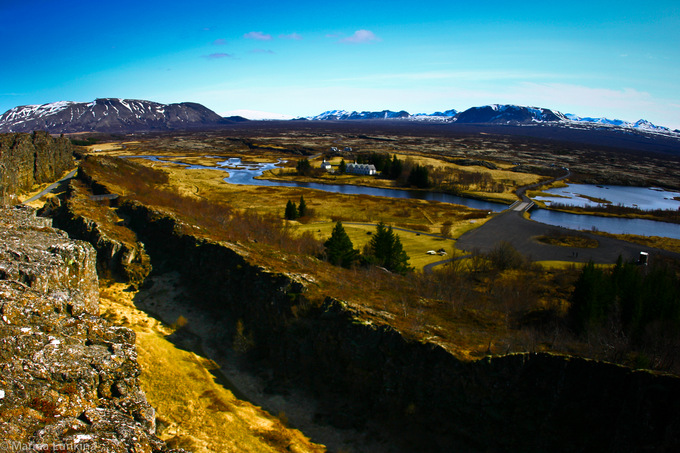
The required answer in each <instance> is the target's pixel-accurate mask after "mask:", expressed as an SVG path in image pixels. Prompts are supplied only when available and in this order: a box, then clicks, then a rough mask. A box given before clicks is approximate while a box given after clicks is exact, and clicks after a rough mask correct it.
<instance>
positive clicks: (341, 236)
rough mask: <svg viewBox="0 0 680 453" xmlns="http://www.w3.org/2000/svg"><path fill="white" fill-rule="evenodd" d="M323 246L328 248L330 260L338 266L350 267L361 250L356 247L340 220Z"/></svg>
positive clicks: (327, 252) (327, 254)
mask: <svg viewBox="0 0 680 453" xmlns="http://www.w3.org/2000/svg"><path fill="white" fill-rule="evenodd" d="M323 246H324V247H325V249H326V257H327V258H328V261H329V262H330V263H331V264H334V265H336V266H338V265H339V266H342V267H347V268H349V267H351V266H352V264H353V263H354V262H355V261H356V260H357V258H358V257H359V252H358V251H357V250H355V249H354V245H353V244H352V240H351V239H350V238H349V236H348V235H347V232H346V231H345V228H344V227H343V226H342V223H341V222H340V221H338V222H337V223H336V224H335V227H334V228H333V232H332V233H331V237H330V238H328V240H327V241H326V242H325V243H324V244H323Z"/></svg>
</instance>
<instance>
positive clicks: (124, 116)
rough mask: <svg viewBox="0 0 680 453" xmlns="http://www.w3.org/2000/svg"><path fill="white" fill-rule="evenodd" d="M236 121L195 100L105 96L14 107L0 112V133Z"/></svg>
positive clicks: (177, 127) (137, 128)
mask: <svg viewBox="0 0 680 453" xmlns="http://www.w3.org/2000/svg"><path fill="white" fill-rule="evenodd" d="M241 120H243V119H241ZM235 121H238V119H237V118H231V119H230V118H222V117H221V116H220V115H218V114H217V113H215V112H213V111H212V110H210V109H208V108H207V107H204V106H203V105H201V104H197V103H194V102H182V103H178V104H160V103H158V102H152V101H145V100H131V99H115V98H107V99H96V100H94V101H93V102H88V103H85V102H55V103H51V104H44V105H26V106H20V107H15V108H13V109H11V110H8V111H7V112H5V113H4V114H2V115H0V132H32V131H34V130H44V131H47V132H49V133H52V134H61V133H74V132H107V133H134V132H145V131H171V130H184V129H196V128H210V127H216V126H220V125H224V124H231V123H233V122H235Z"/></svg>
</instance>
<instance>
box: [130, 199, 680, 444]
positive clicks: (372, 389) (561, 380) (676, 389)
mask: <svg viewBox="0 0 680 453" xmlns="http://www.w3.org/2000/svg"><path fill="white" fill-rule="evenodd" d="M118 211H119V213H120V215H121V216H122V217H125V218H126V219H128V226H129V227H130V228H131V229H132V230H133V231H134V232H135V233H136V234H137V235H138V237H139V239H140V240H141V241H142V242H143V243H144V246H145V249H146V251H147V252H148V254H149V256H150V257H151V263H152V264H153V266H154V268H161V267H162V268H163V269H165V270H174V271H177V272H179V273H180V274H181V275H182V277H183V280H184V283H185V284H186V285H187V286H188V287H189V288H191V290H192V303H193V304H195V306H196V307H197V308H199V309H201V310H206V311H209V312H211V313H215V314H216V315H219V316H223V319H225V320H226V321H225V322H226V323H228V324H227V325H225V330H227V331H228V332H236V322H237V321H241V322H242V323H243V325H244V326H245V329H246V331H247V332H249V333H251V334H252V343H253V346H254V347H253V348H252V350H251V351H250V352H249V353H248V354H249V355H248V357H249V358H250V359H251V360H252V361H253V362H257V363H258V364H259V365H260V366H265V367H267V368H268V369H269V370H271V372H272V373H273V378H272V379H273V380H275V381H276V382H277V387H278V388H282V389H285V388H286V387H291V386H292V387H295V388H302V389H304V390H305V391H306V392H308V393H309V394H310V395H313V396H314V397H315V398H317V399H318V400H319V401H320V402H321V405H322V406H323V407H325V408H326V410H325V411H324V412H325V413H324V414H323V416H324V418H326V419H327V422H328V423H330V424H332V425H334V426H339V427H342V426H347V425H351V426H352V427H355V428H358V429H361V428H362V427H364V426H366V425H367V424H369V423H370V424H372V426H375V425H379V426H381V427H383V428H384V430H385V433H386V434H385V435H387V436H389V438H390V440H391V442H392V445H393V449H394V451H415V450H417V451H433V452H434V451H470V452H472V451H565V452H566V451H617V452H625V451H631V452H632V451H641V450H644V449H649V448H651V449H652V450H655V451H674V450H675V449H677V448H680V415H679V412H678V410H677V409H678V402H679V401H680V380H678V378H676V377H673V376H666V375H659V374H654V373H651V372H647V371H633V370H630V369H627V368H624V367H621V366H617V365H613V364H608V363H602V362H596V361H592V360H587V359H581V358H573V357H565V356H559V355H551V354H533V353H522V354H511V355H507V356H499V357H487V358H485V359H483V360H479V361H476V362H461V361H459V360H457V359H455V358H454V357H453V356H451V355H450V354H449V353H447V352H446V351H445V350H444V349H443V348H441V347H439V346H436V345H433V344H428V343H421V342H419V341H416V340H412V339H408V338H406V337H404V336H403V335H402V334H401V333H399V332H398V331H396V330H395V329H393V328H391V327H389V326H387V325H375V324H372V323H370V322H367V321H366V320H365V319H362V314H361V311H360V310H358V309H356V308H352V307H349V306H348V305H347V304H344V303H343V302H342V301H338V300H335V299H333V298H332V297H328V298H327V299H326V300H325V301H324V303H323V304H322V305H321V306H313V305H310V304H308V303H306V301H305V284H306V283H305V281H304V279H301V278H298V277H297V276H295V275H287V274H283V273H279V272H272V271H270V270H268V269H266V268H264V267H262V266H257V265H253V264H250V263H249V262H248V259H247V257H246V256H245V255H244V254H243V253H242V252H241V251H240V246H236V245H233V244H228V243H218V242H214V241H210V240H205V239H200V238H197V237H195V236H192V235H189V234H184V233H182V232H181V228H179V226H180V221H179V220H178V219H177V218H175V217H173V216H171V215H168V214H165V213H163V212H160V211H156V210H154V209H151V208H148V207H146V206H143V205H141V204H138V203H135V202H130V201H127V202H124V203H123V204H122V205H121V206H120V207H119V208H118ZM316 441H317V442H322V443H323V439H316Z"/></svg>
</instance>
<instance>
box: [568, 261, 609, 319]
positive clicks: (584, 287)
mask: <svg viewBox="0 0 680 453" xmlns="http://www.w3.org/2000/svg"><path fill="white" fill-rule="evenodd" d="M613 303H614V292H613V289H612V285H611V280H610V279H609V277H608V276H607V275H606V274H605V273H604V272H603V271H602V269H599V268H596V267H595V263H593V262H592V261H590V262H588V264H586V265H585V266H583V270H582V271H581V275H580V276H579V278H578V280H577V281H576V283H575V284H574V292H573V293H572V295H571V307H570V308H569V313H570V315H571V317H572V320H573V322H574V325H575V327H576V330H578V331H579V332H584V331H586V330H588V329H589V328H590V327H592V326H597V325H601V324H602V323H603V322H604V321H605V319H606V317H607V315H608V314H609V312H610V309H611V308H612V305H613Z"/></svg>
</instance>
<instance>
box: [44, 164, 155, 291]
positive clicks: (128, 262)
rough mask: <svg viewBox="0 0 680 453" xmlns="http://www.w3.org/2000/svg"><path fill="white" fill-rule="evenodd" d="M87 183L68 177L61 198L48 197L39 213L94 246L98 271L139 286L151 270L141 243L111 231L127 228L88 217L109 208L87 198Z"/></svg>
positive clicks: (71, 234) (106, 211)
mask: <svg viewBox="0 0 680 453" xmlns="http://www.w3.org/2000/svg"><path fill="white" fill-rule="evenodd" d="M79 178H81V179H82V176H81V175H79ZM90 183H91V181H85V184H81V183H80V180H78V181H74V180H72V181H70V183H69V186H68V189H67V191H66V194H65V196H64V197H63V199H60V198H51V199H50V200H49V201H48V203H46V204H45V206H44V207H43V208H42V210H41V215H46V216H50V217H52V220H53V223H54V226H55V227H57V228H59V229H61V230H64V231H66V232H67V233H68V234H69V236H70V237H71V238H73V239H78V240H83V241H86V242H89V243H90V244H91V245H92V246H93V247H94V248H95V250H96V251H97V270H98V273H99V275H107V276H110V277H112V278H115V279H118V280H122V281H125V282H128V283H130V284H132V285H133V286H140V285H141V284H142V283H143V282H144V280H145V279H146V277H147V276H148V275H149V273H150V272H151V263H150V262H149V256H148V255H147V253H146V251H145V250H144V245H143V244H142V243H140V242H139V241H136V240H135V238H134V237H131V238H130V237H126V238H123V237H120V236H121V235H116V231H112V230H113V229H116V230H118V231H120V230H124V231H125V232H127V233H129V230H127V229H123V228H120V227H116V226H113V225H111V224H110V223H109V224H106V223H102V222H97V221H95V220H94V219H92V218H91V217H92V215H98V216H100V217H103V216H106V215H107V213H110V210H109V208H108V206H107V205H106V204H103V203H102V202H98V201H93V200H92V199H91V198H92V196H91V195H92V194H91V192H90V191H89V190H87V187H86V184H90ZM104 201H107V200H104ZM107 227H108V228H107Z"/></svg>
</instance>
